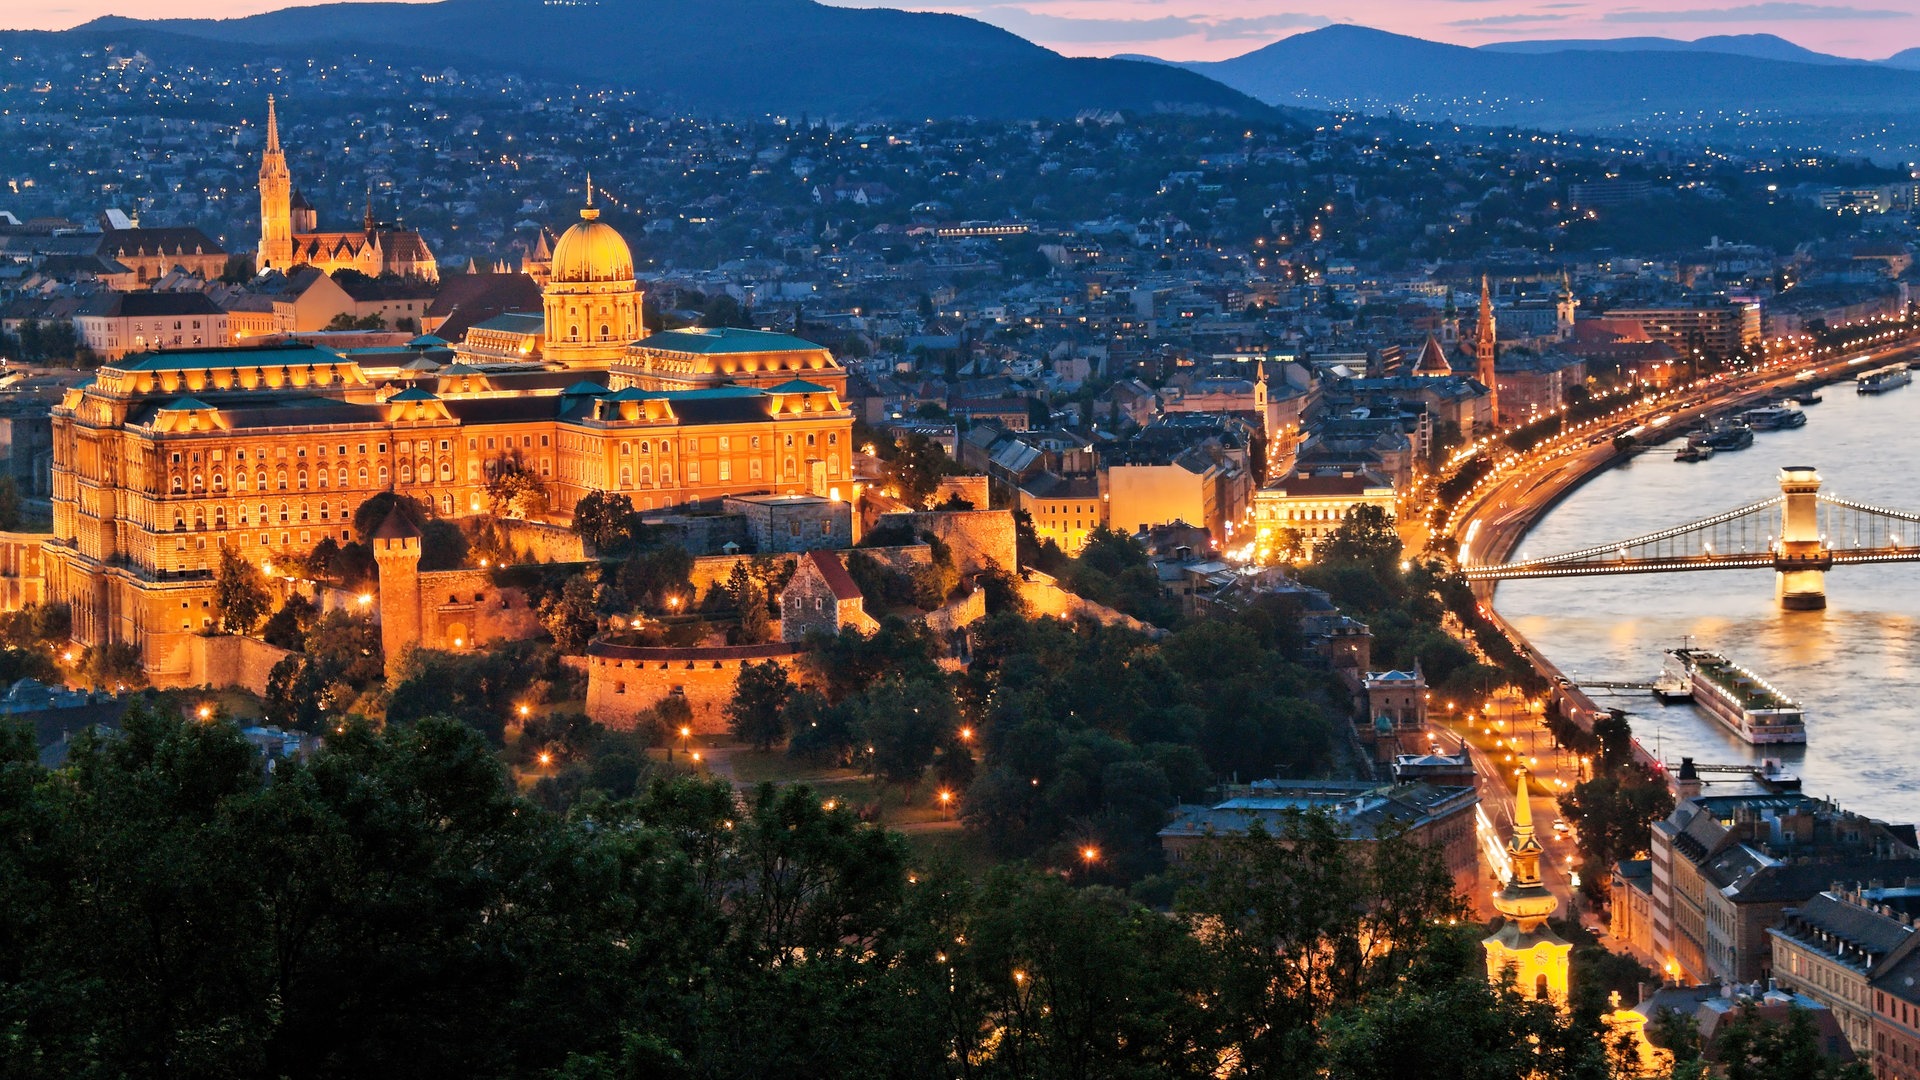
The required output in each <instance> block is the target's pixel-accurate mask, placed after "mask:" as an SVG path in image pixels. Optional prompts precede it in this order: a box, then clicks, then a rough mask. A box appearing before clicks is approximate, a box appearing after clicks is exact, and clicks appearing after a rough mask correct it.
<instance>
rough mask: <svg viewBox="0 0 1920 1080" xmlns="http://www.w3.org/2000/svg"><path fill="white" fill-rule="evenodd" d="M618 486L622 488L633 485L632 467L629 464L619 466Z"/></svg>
mask: <svg viewBox="0 0 1920 1080" xmlns="http://www.w3.org/2000/svg"><path fill="white" fill-rule="evenodd" d="M620 486H621V487H623V488H630V487H632V486H633V468H632V467H631V466H627V465H622V466H620Z"/></svg>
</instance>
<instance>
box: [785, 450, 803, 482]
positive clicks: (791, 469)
mask: <svg viewBox="0 0 1920 1080" xmlns="http://www.w3.org/2000/svg"><path fill="white" fill-rule="evenodd" d="M786 473H787V479H789V480H791V479H793V478H794V477H796V476H799V475H800V466H799V465H797V464H795V463H794V460H793V455H792V454H788V455H787V466H786Z"/></svg>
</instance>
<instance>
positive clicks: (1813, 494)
mask: <svg viewBox="0 0 1920 1080" xmlns="http://www.w3.org/2000/svg"><path fill="white" fill-rule="evenodd" d="M1780 494H1781V495H1782V496H1783V497H1784V498H1783V500H1782V503H1781V507H1780V543H1779V546H1778V547H1776V548H1775V549H1774V553H1773V570H1774V575H1773V576H1774V586H1775V588H1774V591H1775V594H1776V595H1778V596H1779V597H1780V606H1781V607H1783V608H1786V609H1787V610H1789V611H1818V610H1819V609H1821V608H1824V607H1826V606H1827V570H1828V569H1829V568H1831V567H1832V566H1833V552H1832V551H1831V550H1829V549H1828V547H1827V542H1826V539H1825V538H1824V537H1822V536H1821V535H1820V515H1819V496H1820V474H1819V473H1818V472H1816V471H1815V470H1814V468H1813V466H1811V465H1789V466H1787V467H1786V468H1784V469H1781V470H1780Z"/></svg>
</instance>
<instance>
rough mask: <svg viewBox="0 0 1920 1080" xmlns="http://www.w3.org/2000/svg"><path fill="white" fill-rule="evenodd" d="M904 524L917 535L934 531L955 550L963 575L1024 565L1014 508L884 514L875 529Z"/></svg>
mask: <svg viewBox="0 0 1920 1080" xmlns="http://www.w3.org/2000/svg"><path fill="white" fill-rule="evenodd" d="M893 524H901V525H905V526H907V527H908V528H910V529H912V530H913V532H914V535H916V536H918V535H919V534H921V533H923V532H925V533H932V534H933V535H934V536H937V537H939V538H940V542H941V543H943V544H946V545H947V548H948V549H949V550H950V551H952V552H953V565H954V566H955V567H956V568H957V569H958V570H959V571H960V572H961V573H962V574H972V573H975V572H977V571H980V570H985V569H987V568H988V567H989V566H997V567H999V568H1000V569H1002V570H1005V571H1007V572H1008V573H1012V572H1013V571H1014V570H1015V569H1016V568H1017V567H1018V566H1019V564H1020V556H1019V549H1018V547H1017V546H1016V542H1015V537H1014V528H1013V512H1012V511H1010V510H921V511H917V512H913V513H905V514H882V515H881V516H880V521H879V523H878V524H877V525H876V526H875V528H885V527H887V526H888V525H893Z"/></svg>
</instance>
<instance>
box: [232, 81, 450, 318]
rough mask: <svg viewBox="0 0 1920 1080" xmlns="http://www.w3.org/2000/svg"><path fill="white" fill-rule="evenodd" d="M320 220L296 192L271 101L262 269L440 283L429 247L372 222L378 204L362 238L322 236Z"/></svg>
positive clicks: (410, 234)
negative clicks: (347, 273) (343, 272)
mask: <svg viewBox="0 0 1920 1080" xmlns="http://www.w3.org/2000/svg"><path fill="white" fill-rule="evenodd" d="M318 227H319V215H318V214H316V213H315V212H314V209H313V207H312V206H311V205H309V204H308V203H307V200H306V199H305V198H304V197H302V196H301V195H300V194H299V193H298V192H296V191H294V190H293V174H292V173H291V172H289V171H288V169H287V155H286V153H285V152H284V151H282V150H281V149H280V119H279V117H278V116H276V115H275V113H274V109H273V97H272V96H271V95H269V96H268V97H267V149H266V152H265V153H264V154H262V155H261V157H260V250H259V254H258V257H257V260H256V261H257V264H258V266H257V269H260V270H279V271H282V272H284V271H287V270H291V269H293V268H294V267H296V266H311V267H314V268H316V269H319V270H325V271H326V272H327V273H329V274H331V273H333V272H334V271H335V270H358V271H360V272H361V273H363V274H366V275H367V276H368V277H379V276H380V275H382V274H398V275H400V276H402V277H422V278H426V279H427V280H428V281H438V280H439V279H440V267H439V264H437V263H435V262H434V261H433V252H431V251H429V250H427V242H426V240H424V239H422V238H421V236H420V234H419V233H417V232H414V231H412V230H410V229H395V228H388V227H386V226H384V225H381V224H380V223H379V222H376V221H375V220H374V219H373V199H372V197H371V195H369V197H368V199H367V210H366V216H365V218H364V219H363V220H362V221H361V228H360V231H359V232H320V231H318Z"/></svg>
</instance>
